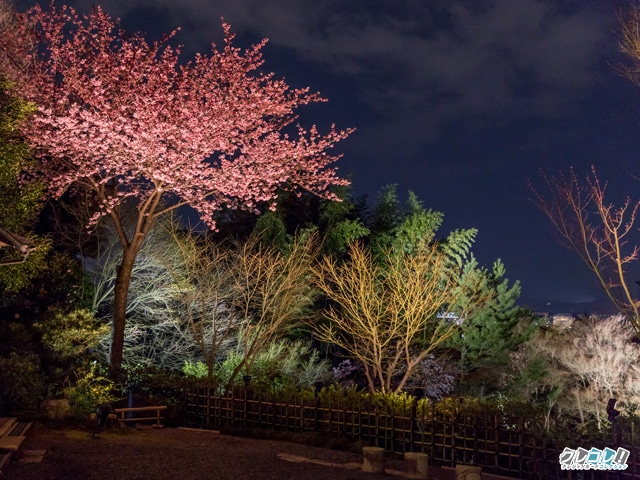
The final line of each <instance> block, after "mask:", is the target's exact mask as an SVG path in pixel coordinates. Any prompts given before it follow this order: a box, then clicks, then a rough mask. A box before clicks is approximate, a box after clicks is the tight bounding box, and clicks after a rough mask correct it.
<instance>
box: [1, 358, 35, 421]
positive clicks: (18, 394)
mask: <svg viewBox="0 0 640 480" xmlns="http://www.w3.org/2000/svg"><path fill="white" fill-rule="evenodd" d="M45 392H46V382H45V379H44V377H43V375H42V372H41V369H40V359H39V358H38V356H37V355H36V354H34V353H18V352H11V353H10V354H9V356H8V357H0V411H5V412H9V411H11V410H14V409H35V408H37V406H38V405H39V404H40V402H41V401H42V399H43V398H44V394H45Z"/></svg>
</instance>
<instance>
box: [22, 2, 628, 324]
mask: <svg viewBox="0 0 640 480" xmlns="http://www.w3.org/2000/svg"><path fill="white" fill-rule="evenodd" d="M35 3H36V2H31V1H18V2H17V5H18V8H19V9H20V10H24V9H26V8H28V7H29V6H31V5H33V4H35ZM44 3H45V4H46V3H47V2H44ZM92 3H93V2H91V1H84V0H83V1H78V2H69V4H71V5H74V6H76V7H77V8H78V9H79V10H80V11H83V12H88V10H89V8H90V6H91V4H92ZM625 3H626V2H614V1H612V0H600V1H598V0H342V1H338V0H164V1H158V0H156V1H152V0H149V1H136V0H104V1H103V2H102V3H101V5H102V6H103V8H104V9H105V10H106V11H107V12H108V13H109V14H111V15H112V16H115V17H120V18H121V19H122V24H123V26H124V27H125V28H126V29H127V30H130V31H143V32H146V33H147V34H148V35H147V38H148V39H158V38H159V36H160V34H161V33H163V32H167V31H170V30H172V29H173V28H175V27H178V26H179V27H181V31H180V33H179V34H178V36H177V41H178V42H179V43H181V44H183V45H184V47H185V48H184V51H185V56H190V55H191V54H192V53H194V52H196V51H201V52H207V51H208V50H209V46H210V43H211V42H212V41H216V42H220V41H221V39H222V29H221V26H220V24H221V20H220V19H221V17H224V19H225V20H226V21H227V22H229V23H230V24H231V26H232V29H233V31H235V32H236V33H237V34H238V38H237V41H236V46H240V47H248V46H250V45H251V44H253V43H257V42H258V41H260V40H261V39H262V38H264V37H266V38H268V39H269V43H268V44H267V46H266V47H265V49H264V50H263V53H264V56H265V60H266V63H265V69H266V70H268V71H274V72H275V73H276V75H277V76H278V77H285V79H286V80H287V81H288V82H289V84H290V85H292V86H294V87H304V86H310V87H311V88H312V90H314V91H315V90H319V91H320V92H321V93H322V94H323V95H324V96H325V97H327V98H328V99H329V102H328V103H323V104H318V105H314V106H312V107H303V109H301V110H300V112H299V113H300V114H301V123H303V124H304V125H310V124H312V123H317V124H318V125H320V126H321V127H325V131H326V127H327V126H328V125H329V124H330V123H331V122H335V123H336V124H337V126H338V128H347V127H355V128H357V131H356V132H355V133H354V134H353V135H352V136H351V137H350V138H348V139H347V140H345V141H343V142H341V144H340V147H339V150H340V151H342V152H344V158H343V159H342V160H341V161H340V162H339V164H338V165H339V168H340V172H341V173H342V174H343V175H351V176H352V180H353V190H354V194H355V195H356V196H357V195H359V194H368V195H369V197H370V198H372V199H373V198H375V194H376V192H377V191H378V190H379V189H380V188H381V187H382V186H384V185H386V184H389V183H397V184H398V185H399V188H398V191H399V192H400V193H402V194H403V196H404V194H405V192H406V191H407V190H409V189H410V190H413V191H415V192H416V193H417V194H418V196H419V197H420V198H421V199H422V200H423V201H424V203H425V206H427V207H430V208H433V209H435V210H440V211H442V212H444V214H445V225H444V226H443V229H442V230H441V233H442V234H445V233H446V232H447V231H449V230H453V229H456V228H470V227H474V228H477V229H478V230H479V232H478V237H477V241H476V244H475V247H474V253H475V255H476V256H477V257H478V259H479V260H480V262H481V263H483V264H485V265H488V266H490V265H491V263H492V262H493V261H494V260H495V259H496V258H502V260H503V262H504V263H505V265H506V268H507V276H508V277H509V278H510V279H512V280H516V279H519V280H520V282H521V285H522V290H523V292H522V303H524V304H527V305H529V306H531V307H533V308H534V309H537V310H545V311H551V312H556V313H558V312H565V311H570V310H573V311H575V312H580V311H585V310H589V311H590V310H597V309H598V308H600V307H598V305H606V303H603V302H602V301H601V298H602V294H601V292H600V290H599V288H598V286H597V284H596V283H595V280H594V279H593V278H592V276H591V275H590V272H588V271H587V270H586V267H584V266H582V264H581V263H580V262H579V260H578V259H577V257H575V256H574V255H573V254H572V253H571V252H569V251H568V250H566V249H565V248H564V247H562V246H561V245H560V244H559V243H558V241H557V240H556V238H555V237H554V233H553V231H552V228H551V225H550V223H549V222H548V221H547V220H546V219H545V218H544V216H543V214H542V213H541V212H540V211H539V210H538V208H537V207H536V206H535V205H534V204H533V203H532V202H531V200H530V197H531V192H530V190H529V188H528V186H527V185H528V182H529V181H533V182H534V183H537V184H540V182H541V177H540V169H541V168H543V169H544V170H545V171H546V172H548V173H550V174H554V173H556V172H557V171H558V170H560V169H563V170H567V169H568V168H569V166H574V167H575V169H576V171H577V172H578V174H579V175H580V176H585V175H586V174H587V173H588V171H589V169H590V166H591V165H595V166H596V169H597V171H598V173H599V176H600V177H601V179H606V180H608V181H609V188H610V190H611V192H612V194H613V195H614V197H612V198H614V199H615V198H620V197H624V196H626V195H632V197H634V196H636V195H635V194H636V192H637V190H638V184H637V182H638V180H636V179H633V178H632V176H638V175H640V168H639V166H638V163H637V161H636V159H637V156H638V152H639V151H640V149H639V147H640V108H639V106H640V87H637V86H634V85H633V84H631V83H630V82H629V81H628V80H626V79H624V78H622V77H621V76H620V75H619V74H618V73H617V72H616V71H615V69H614V68H613V67H612V65H615V64H618V63H619V62H621V61H622V60H623V59H622V58H621V56H620V55H619V54H618V52H617V42H618V39H617V34H616V29H617V27H618V21H617V16H616V11H617V8H618V7H619V6H621V5H622V6H624V5H625ZM639 279H640V278H639ZM590 302H596V303H595V304H593V303H590Z"/></svg>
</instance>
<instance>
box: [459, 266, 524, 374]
mask: <svg viewBox="0 0 640 480" xmlns="http://www.w3.org/2000/svg"><path fill="white" fill-rule="evenodd" d="M505 272H506V270H505V266H504V264H503V263H502V261H501V260H500V259H498V260H496V261H495V262H494V264H493V268H492V270H491V271H488V270H487V269H482V268H479V267H478V264H477V261H476V260H475V259H473V261H472V262H470V263H469V264H468V273H467V278H463V279H462V282H461V284H465V283H466V284H472V283H475V284H476V287H475V288H481V289H484V290H489V291H491V292H492V296H491V300H490V301H489V302H487V303H486V304H485V305H484V307H483V308H482V309H480V310H479V311H477V312H476V313H475V314H474V315H473V316H471V317H469V318H465V319H464V321H463V322H462V323H461V328H460V329H459V330H458V331H456V333H455V335H454V336H453V337H452V339H451V340H450V342H449V343H450V345H451V346H452V347H453V348H455V349H456V350H458V351H459V352H460V367H461V371H462V372H463V374H468V373H470V372H471V371H473V370H475V369H478V368H493V367H496V366H502V365H506V364H508V361H509V353H510V352H512V351H513V350H515V349H516V347H517V346H518V345H520V344H521V343H523V342H524V341H525V340H527V338H528V337H529V336H530V334H531V333H532V325H533V324H531V323H529V324H528V326H522V325H521V322H520V321H521V320H522V319H523V318H525V317H526V312H525V311H524V310H523V309H522V308H521V307H519V306H518V305H517V301H518V298H519V297H520V291H521V288H520V284H519V282H518V281H516V282H515V283H513V284H511V285H510V284H509V279H507V278H505Z"/></svg>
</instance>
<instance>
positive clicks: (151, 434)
mask: <svg viewBox="0 0 640 480" xmlns="http://www.w3.org/2000/svg"><path fill="white" fill-rule="evenodd" d="M26 450H30V451H34V450H46V453H45V455H44V457H43V459H42V461H41V462H39V463H27V462H18V463H14V464H13V465H11V466H10V468H9V471H8V479H9V480H66V479H69V480H74V479H82V480H116V479H117V480H146V479H153V480H163V479H166V480H169V479H171V480H173V479H177V478H182V479H189V480H200V479H202V480H205V479H206V480H227V479H228V480H239V479H242V480H271V479H273V480H276V479H278V480H280V479H308V480H380V479H382V478H386V479H389V476H388V475H381V474H370V473H365V472H362V470H361V469H360V468H359V465H361V462H362V457H361V455H358V454H354V453H348V452H340V451H335V450H328V449H323V448H317V447H310V446H306V445H300V444H295V443H289V442H279V441H272V440H255V439H248V438H240V437H232V436H227V435H221V434H217V433H211V432H205V431H192V430H182V429H169V428H167V429H164V430H156V429H145V430H137V429H130V428H126V427H125V428H121V429H112V430H108V431H105V432H103V433H101V434H100V435H98V436H97V437H96V438H91V436H90V435H89V434H88V432H87V431H86V430H80V429H73V428H59V429H51V428H44V427H42V426H36V428H34V429H33V430H32V432H30V433H29V437H28V439H27V442H26ZM282 454H286V455H282ZM300 457H304V458H307V459H312V460H313V461H314V463H309V462H302V461H299V460H300ZM287 459H288V460H287ZM296 460H297V461H296ZM321 463H323V464H324V465H323V464H321ZM388 463H389V465H388V467H390V468H399V469H401V468H402V463H401V462H398V461H397V460H393V461H390V462H388ZM329 464H333V465H335V464H338V465H340V466H332V465H329ZM349 467H350V468H349ZM399 478H400V477H399Z"/></svg>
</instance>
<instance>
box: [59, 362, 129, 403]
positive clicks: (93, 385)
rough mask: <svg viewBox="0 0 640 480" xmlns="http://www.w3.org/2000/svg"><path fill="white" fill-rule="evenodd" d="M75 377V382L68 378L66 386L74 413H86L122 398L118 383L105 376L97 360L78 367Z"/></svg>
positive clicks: (65, 392)
mask: <svg viewBox="0 0 640 480" xmlns="http://www.w3.org/2000/svg"><path fill="white" fill-rule="evenodd" d="M75 377H76V378H75V382H74V383H71V381H70V380H67V385H65V387H64V395H65V397H66V398H67V399H68V400H69V405H70V406H71V410H72V411H73V413H75V414H77V415H85V414H87V413H89V412H92V411H93V410H94V409H95V408H96V407H97V406H99V405H107V404H112V403H115V402H117V401H118V400H120V397H118V396H117V394H116V392H117V391H118V389H117V387H116V385H115V384H114V383H113V381H111V380H109V379H108V378H107V377H106V376H104V372H103V371H102V369H101V368H100V366H99V365H98V363H97V362H92V363H91V364H90V365H89V366H88V367H83V368H80V369H78V371H77V372H76V373H75Z"/></svg>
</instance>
